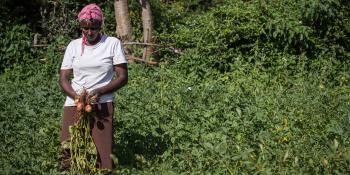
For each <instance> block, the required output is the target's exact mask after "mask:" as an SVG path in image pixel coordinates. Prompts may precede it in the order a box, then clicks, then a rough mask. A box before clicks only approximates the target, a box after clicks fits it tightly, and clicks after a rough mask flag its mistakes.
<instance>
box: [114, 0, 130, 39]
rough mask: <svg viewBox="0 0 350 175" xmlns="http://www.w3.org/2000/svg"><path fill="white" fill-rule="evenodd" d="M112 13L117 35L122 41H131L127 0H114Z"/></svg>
mask: <svg viewBox="0 0 350 175" xmlns="http://www.w3.org/2000/svg"><path fill="white" fill-rule="evenodd" d="M114 13H115V20H116V33H117V35H118V36H119V38H120V39H121V40H122V41H131V40H132V28H131V22H130V18H129V10H128V0H115V1H114Z"/></svg>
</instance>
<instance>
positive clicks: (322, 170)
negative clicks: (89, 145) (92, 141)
mask: <svg viewBox="0 0 350 175" xmlns="http://www.w3.org/2000/svg"><path fill="white" fill-rule="evenodd" d="M98 2H100V1H98ZM152 2H153V4H154V5H153V6H154V7H153V8H154V11H155V12H154V14H156V15H157V14H162V15H160V16H161V17H162V18H161V19H156V22H155V28H156V29H157V30H156V38H157V42H158V43H159V44H166V43H172V44H174V47H176V48H178V49H179V50H181V53H180V54H179V53H173V52H172V51H171V50H169V49H166V48H161V47H160V48H156V50H157V52H156V54H155V55H154V60H155V61H157V62H158V64H157V65H148V64H144V63H130V64H129V65H128V68H129V81H128V84H127V85H126V86H125V87H123V88H122V89H120V90H119V91H117V92H116V97H115V113H114V118H113V119H114V121H113V122H114V130H115V131H114V142H115V143H114V148H113V155H112V158H113V161H114V164H115V167H116V168H115V169H114V170H113V174H164V175H168V174H169V175H171V174H174V175H178V174H184V175H185V174H191V175H192V174H198V175H202V174H208V175H209V174H213V175H216V174H220V175H221V174H225V175H226V174H230V175H231V174H350V166H349V165H350V35H349V33H350V21H349V19H350V5H349V4H348V3H347V1H341V0H339V1H338V0H334V1H318V0H312V1H310V2H308V1H306V0H298V1H296V2H294V1H293V2H291V1H284V0H275V1H271V2H265V1H235V2H231V1H219V0H214V1H212V6H211V7H210V8H209V9H206V8H204V5H203V4H201V3H204V2H209V1H205V0H203V1H200V0H198V1H191V2H192V5H191V6H189V8H188V9H186V8H185V7H186V3H185V2H186V1H181V0H179V1H174V2H170V1H169V2H167V3H166V2H165V1H161V0H154V1H151V3H152ZM214 2H215V3H217V5H215V3H214ZM321 2H322V3H321ZM61 3H62V4H63V5H65V4H66V6H65V7H67V8H72V9H75V8H73V7H72V4H74V3H73V2H70V1H68V0H65V1H62V2H61ZM101 4H102V5H103V7H104V8H105V11H106V18H107V20H108V19H110V18H112V13H113V12H112V11H111V10H110V8H108V6H107V5H110V2H109V3H105V2H102V1H101ZM156 4H158V5H156ZM208 4H209V5H210V3H206V4H205V5H208ZM134 6H135V4H134V3H131V4H130V9H131V10H130V11H131V12H130V13H131V14H134V11H133V10H134V9H135V8H136V7H134ZM297 7H298V8H297ZM61 8H62V7H61ZM175 10H178V11H179V12H178V14H174V13H173V12H174V11H175ZM191 10H192V11H191ZM286 10H289V12H290V13H289V14H288V15H287V14H286V13H285V11H286ZM320 14H326V15H320ZM53 15H54V14H53ZM67 15H68V16H69V15H72V14H67ZM134 15H136V14H134ZM176 15H178V16H176ZM327 15H328V16H327ZM131 17H132V18H136V17H135V16H131ZM179 17H181V18H182V19H179ZM58 20H59V19H57V21H58ZM72 20H74V19H72ZM110 21H113V20H110ZM46 22H47V24H50V21H46ZM58 22H59V21H58ZM4 24H5V22H4ZM67 25H68V24H67ZM0 26H1V27H0V31H1V33H0V43H1V44H0V47H1V51H0V54H1V58H0V61H1V64H0V94H1V95H0V128H1V130H0V137H1V144H0V163H1V164H0V174H4V175H12V174H13V175H27V174H28V175H29V174H33V175H39V174H43V175H47V174H52V175H56V174H60V171H59V166H60V141H59V133H60V125H61V119H62V118H61V117H62V109H63V103H64V99H65V95H64V94H63V92H62V90H61V89H60V87H59V85H58V78H59V74H58V70H59V67H60V64H61V61H62V58H63V52H62V49H61V46H63V45H66V44H67V43H68V42H69V41H70V39H71V36H72V35H70V33H69V32H68V31H66V33H64V31H63V32H61V33H60V31H58V30H59V29H57V31H56V32H57V33H56V34H57V35H55V36H56V37H53V38H51V40H48V41H50V42H49V44H48V46H47V47H44V48H33V47H32V44H31V42H30V41H31V39H32V37H33V35H34V33H33V32H32V29H31V28H30V26H29V25H25V24H19V23H15V24H13V26H3V25H2V24H1V25H0ZM49 27H50V26H49V25H47V26H46V28H45V27H43V30H44V29H47V30H48V29H49ZM106 27H107V29H106V30H107V31H106V32H107V33H108V32H109V33H113V30H114V28H112V27H111V26H106ZM157 27H158V28H157ZM52 30H54V29H52ZM139 31H141V29H140V26H137V27H136V28H135V33H136V34H135V35H136V36H138V35H141V34H140V33H137V32H139ZM49 34H50V33H49ZM48 36H49V35H48ZM133 49H135V48H133ZM134 52H135V53H136V54H137V53H138V52H140V49H137V48H136V49H135V51H134Z"/></svg>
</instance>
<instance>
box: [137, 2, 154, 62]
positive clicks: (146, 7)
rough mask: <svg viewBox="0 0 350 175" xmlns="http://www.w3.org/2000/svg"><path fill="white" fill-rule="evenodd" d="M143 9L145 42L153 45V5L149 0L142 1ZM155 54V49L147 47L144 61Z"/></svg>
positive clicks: (143, 57)
mask: <svg viewBox="0 0 350 175" xmlns="http://www.w3.org/2000/svg"><path fill="white" fill-rule="evenodd" d="M140 4H141V7H142V27H143V42H144V43H152V42H153V39H152V37H153V36H152V30H153V28H152V25H153V24H152V23H153V21H152V11H151V5H150V3H149V1H148V0H140ZM152 53H153V47H152V46H149V45H148V46H147V45H145V47H144V52H143V56H142V59H144V60H149V58H150V56H151V55H152Z"/></svg>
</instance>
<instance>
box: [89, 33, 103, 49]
mask: <svg viewBox="0 0 350 175" xmlns="http://www.w3.org/2000/svg"><path fill="white" fill-rule="evenodd" d="M100 40H101V34H98V36H97V37H96V39H95V40H94V41H91V42H90V41H89V40H87V42H86V45H88V46H92V45H95V44H97V43H98V42H100Z"/></svg>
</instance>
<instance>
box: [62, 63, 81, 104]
mask: <svg viewBox="0 0 350 175" xmlns="http://www.w3.org/2000/svg"><path fill="white" fill-rule="evenodd" d="M72 72H73V69H65V70H60V80H59V84H60V86H61V88H62V90H63V91H64V93H66V94H67V95H68V96H69V97H71V98H72V99H74V97H75V96H77V93H76V92H75V91H74V89H73V88H72V85H71V84H70V82H69V79H70V76H71V75H72Z"/></svg>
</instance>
